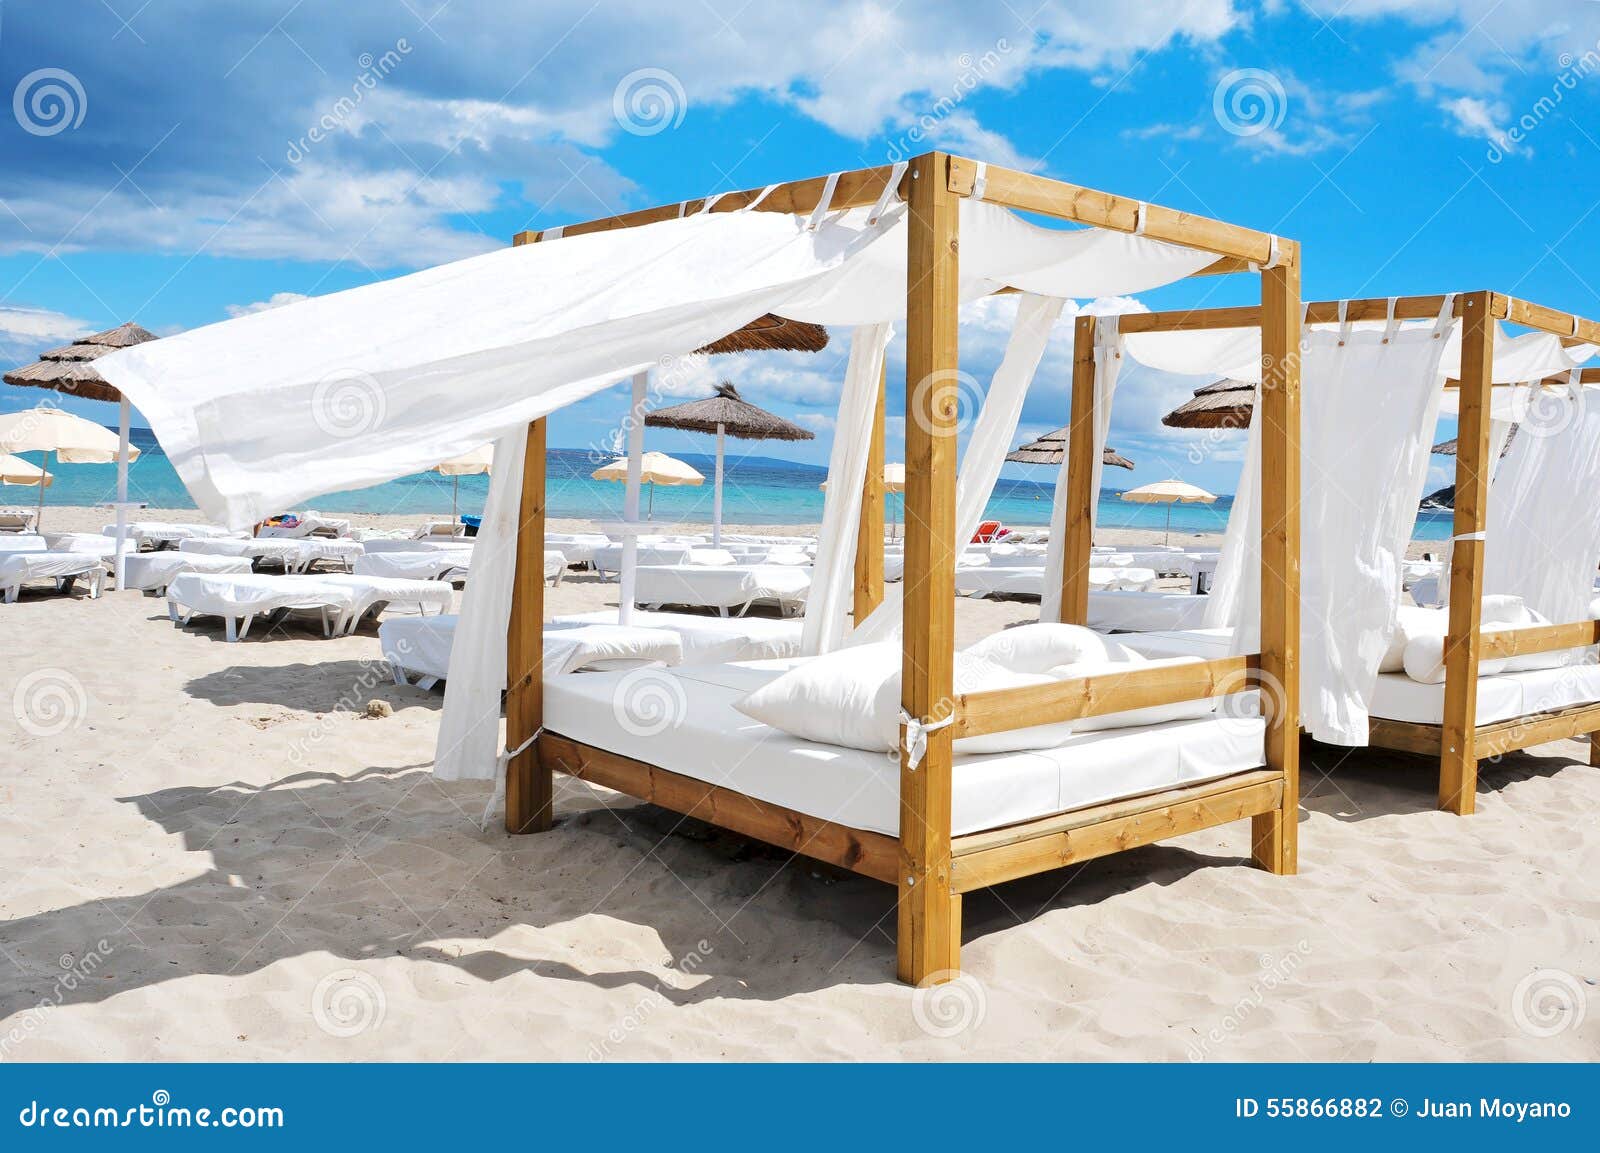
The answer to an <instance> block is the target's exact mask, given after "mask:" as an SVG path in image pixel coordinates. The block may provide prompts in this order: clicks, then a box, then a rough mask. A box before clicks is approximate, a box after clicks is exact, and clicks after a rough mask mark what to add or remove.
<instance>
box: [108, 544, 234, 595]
mask: <svg viewBox="0 0 1600 1153" xmlns="http://www.w3.org/2000/svg"><path fill="white" fill-rule="evenodd" d="M124 563H125V564H126V566H127V567H126V569H125V570H124V574H123V587H125V588H130V589H147V590H160V589H164V588H166V587H167V585H169V584H171V583H172V578H173V577H175V576H177V575H178V574H179V573H186V572H202V573H247V572H249V571H250V560H249V558H248V557H242V556H207V555H206V554H204V553H184V552H174V551H171V550H167V551H163V552H144V553H138V554H132V553H130V554H129V555H128V558H127V560H126V561H125V562H124Z"/></svg>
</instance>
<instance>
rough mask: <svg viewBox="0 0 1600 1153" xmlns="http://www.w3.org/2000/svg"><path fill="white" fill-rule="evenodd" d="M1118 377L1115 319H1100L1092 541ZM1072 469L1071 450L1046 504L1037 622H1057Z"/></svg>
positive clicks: (1097, 330)
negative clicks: (1046, 535)
mask: <svg viewBox="0 0 1600 1153" xmlns="http://www.w3.org/2000/svg"><path fill="white" fill-rule="evenodd" d="M1121 374H1122V334H1121V332H1120V331H1119V328H1118V321H1117V318H1116V317H1115V316H1102V317H1100V318H1099V320H1098V321H1096V323H1095V326H1094V452H1093V453H1092V454H1091V460H1090V467H1091V468H1092V469H1093V470H1094V479H1093V480H1092V481H1091V482H1090V490H1089V536H1090V539H1091V540H1092V539H1093V537H1094V524H1095V519H1096V514H1097V513H1098V512H1099V510H1100V482H1101V479H1102V475H1103V474H1104V472H1105V455H1106V452H1105V450H1106V439H1107V437H1109V436H1110V435H1111V403H1112V398H1113V397H1114V396H1115V395H1116V392H1117V378H1118V377H1119V376H1120V375H1121ZM1071 466H1072V448H1071V444H1070V442H1069V444H1068V447H1067V452H1066V453H1065V455H1063V456H1062V458H1061V467H1060V469H1059V470H1058V471H1057V472H1056V491H1055V496H1054V498H1053V500H1052V501H1051V504H1050V537H1049V543H1048V544H1047V546H1046V548H1045V558H1044V592H1043V594H1042V595H1041V596H1040V598H1039V619H1040V620H1042V621H1059V620H1060V619H1061V578H1062V574H1063V572H1064V571H1065V569H1066V555H1067V501H1068V493H1067V475H1068V471H1069V470H1070V468H1071Z"/></svg>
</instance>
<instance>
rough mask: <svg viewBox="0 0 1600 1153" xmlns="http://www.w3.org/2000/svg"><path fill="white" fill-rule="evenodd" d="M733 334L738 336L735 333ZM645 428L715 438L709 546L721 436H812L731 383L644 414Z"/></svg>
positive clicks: (717, 534)
mask: <svg viewBox="0 0 1600 1153" xmlns="http://www.w3.org/2000/svg"><path fill="white" fill-rule="evenodd" d="M734 335H736V336H737V335H740V334H738V333H735V334H734ZM644 423H645V427H647V428H677V429H684V430H686V431H688V432H705V433H711V434H713V435H714V436H716V438H717V478H716V482H715V486H714V487H713V489H712V493H711V547H712V548H720V547H722V453H723V437H724V434H726V435H727V436H736V437H738V438H739V439H740V440H811V439H813V437H814V436H815V435H816V434H815V433H812V432H811V431H810V430H808V429H804V428H801V427H800V426H799V425H798V424H795V423H793V422H791V421H787V420H784V419H783V417H781V416H778V415H777V414H775V413H771V412H768V411H767V410H766V409H764V408H757V407H756V406H755V405H753V404H751V403H750V402H749V401H747V400H745V399H744V398H742V397H741V396H740V395H739V390H738V389H737V388H735V387H734V386H733V382H732V381H728V380H725V381H723V382H722V383H721V384H719V385H717V391H716V395H715V396H709V397H707V398H706V399H704V400H691V401H688V402H687V403H685V404H675V405H673V406H672V407H671V408H658V409H656V410H655V411H654V412H650V413H646V414H645V418H644Z"/></svg>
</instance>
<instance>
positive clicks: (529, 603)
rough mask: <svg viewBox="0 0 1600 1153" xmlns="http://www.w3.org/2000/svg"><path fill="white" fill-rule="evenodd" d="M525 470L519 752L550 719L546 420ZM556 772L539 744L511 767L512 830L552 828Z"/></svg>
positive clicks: (513, 696) (509, 744)
mask: <svg viewBox="0 0 1600 1153" xmlns="http://www.w3.org/2000/svg"><path fill="white" fill-rule="evenodd" d="M527 448H528V451H527V458H526V460H525V462H524V463H523V466H522V512H521V520H522V525H521V531H520V532H519V533H518V535H517V572H516V577H515V582H514V583H513V585H512V588H511V622H510V627H509V630H508V632H507V636H506V748H508V749H515V748H517V747H518V746H519V745H521V744H522V743H523V742H524V741H526V740H527V739H528V738H529V737H531V736H533V734H534V733H536V732H538V731H539V726H540V724H541V723H543V719H544V503H545V495H544V473H545V422H544V421H542V420H536V421H534V422H533V423H532V424H530V425H529V426H528V442H527ZM554 804H555V801H554V792H553V790H552V786H551V782H550V769H549V768H548V767H547V766H545V765H543V764H542V763H540V760H539V750H538V748H537V746H535V747H530V748H528V749H525V750H523V751H522V752H521V753H518V754H517V755H516V756H515V757H513V758H511V760H510V762H509V763H507V765H506V832H508V833H538V832H542V831H543V830H545V829H548V828H549V827H550V822H551V818H552V815H553V809H554Z"/></svg>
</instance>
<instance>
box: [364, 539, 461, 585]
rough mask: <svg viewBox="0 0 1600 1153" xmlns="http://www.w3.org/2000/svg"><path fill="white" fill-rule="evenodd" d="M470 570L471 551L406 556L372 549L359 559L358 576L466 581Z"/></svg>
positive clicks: (430, 551) (427, 551)
mask: <svg viewBox="0 0 1600 1153" xmlns="http://www.w3.org/2000/svg"><path fill="white" fill-rule="evenodd" d="M471 567H472V549H471V548H470V547H464V548H452V549H444V548H432V549H410V550H407V551H404V552H399V551H390V550H388V549H383V550H381V551H378V552H373V551H371V549H370V548H369V549H368V551H367V552H366V553H365V554H364V555H363V556H361V557H358V558H357V559H356V573H357V575H359V576H381V577H400V578H403V579H405V580H443V581H459V580H465V579H466V576H467V571H468V570H469V569H470V568H471Z"/></svg>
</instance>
